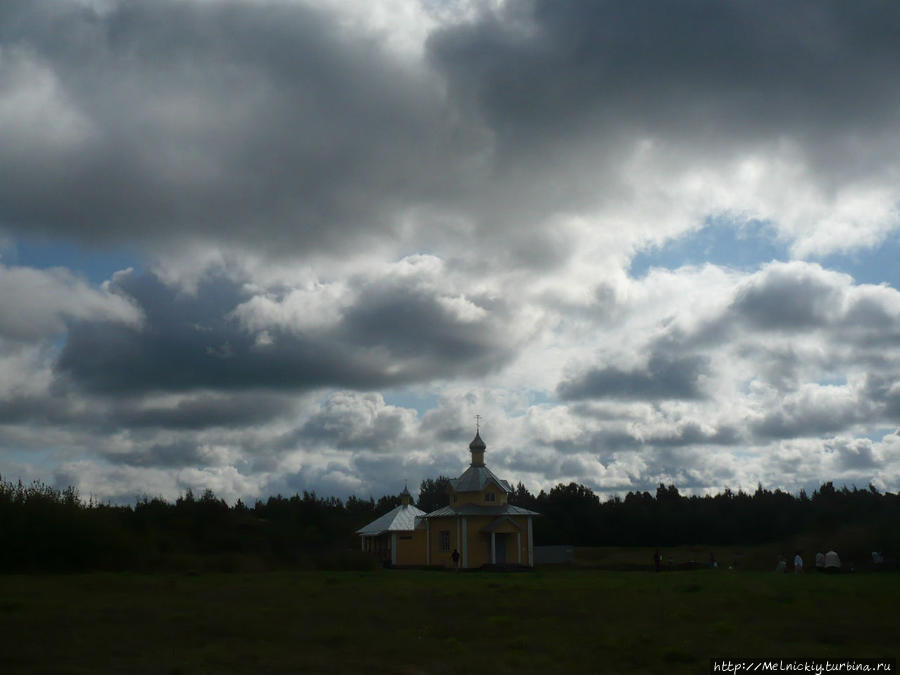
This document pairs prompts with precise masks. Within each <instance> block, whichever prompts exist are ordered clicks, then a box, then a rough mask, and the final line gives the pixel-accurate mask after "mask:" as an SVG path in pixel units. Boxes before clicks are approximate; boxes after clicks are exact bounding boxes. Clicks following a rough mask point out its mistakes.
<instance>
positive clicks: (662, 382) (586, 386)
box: [557, 353, 707, 400]
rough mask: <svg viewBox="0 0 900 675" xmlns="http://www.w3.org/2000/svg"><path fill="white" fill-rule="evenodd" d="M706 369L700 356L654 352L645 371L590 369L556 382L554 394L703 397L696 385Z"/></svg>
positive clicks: (567, 397)
mask: <svg viewBox="0 0 900 675" xmlns="http://www.w3.org/2000/svg"><path fill="white" fill-rule="evenodd" d="M706 367H707V362H706V359H704V358H703V357H700V356H677V357H671V356H668V355H665V354H658V353H657V354H652V355H651V356H650V359H649V360H648V362H647V366H646V368H642V369H635V370H621V369H619V368H616V367H614V366H611V367H606V368H596V369H592V370H589V371H587V372H585V373H583V374H581V375H578V376H577V377H575V378H573V379H570V380H567V381H565V382H562V383H560V385H559V387H557V393H558V395H559V396H560V398H562V399H564V400H578V399H585V398H606V397H615V398H618V399H633V400H654V399H668V398H678V399H694V398H700V397H701V396H702V395H703V394H702V390H701V388H700V384H699V382H700V379H701V377H702V376H703V374H704V373H705V372H706Z"/></svg>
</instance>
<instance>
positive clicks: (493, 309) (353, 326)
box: [57, 271, 516, 392]
mask: <svg viewBox="0 0 900 675" xmlns="http://www.w3.org/2000/svg"><path fill="white" fill-rule="evenodd" d="M110 288H111V289H112V290H113V291H114V292H115V293H117V294H119V295H121V296H123V297H127V298H128V299H129V301H130V302H132V303H133V304H134V305H135V306H137V307H139V308H140V309H141V312H142V313H143V315H144V316H145V325H144V326H143V327H142V328H141V329H140V330H137V329H135V328H134V327H132V326H129V325H120V324H114V323H112V322H109V321H90V320H86V319H83V320H81V321H79V322H73V323H72V325H71V326H70V329H69V333H68V340H67V342H66V345H65V348H64V349H63V352H62V354H61V355H60V358H59V361H58V364H57V370H58V372H59V373H60V374H64V375H67V376H68V377H69V378H71V379H72V380H73V381H74V382H76V383H78V384H79V385H81V386H84V387H86V388H87V389H90V390H93V391H98V392H101V391H105V392H142V391H146V392H159V391H176V392H177V391H190V390H202V389H208V388H213V389H221V390H240V389H249V388H260V387H262V388H273V389H276V390H297V391H302V390H308V389H318V388H323V387H346V386H349V387H353V388H358V389H372V388H375V387H380V386H395V385H400V384H404V383H409V382H416V381H426V380H433V379H436V378H454V377H458V376H460V375H463V374H471V373H473V372H489V371H491V370H494V369H497V368H499V367H500V366H501V365H503V364H504V363H505V362H507V361H508V360H509V358H510V357H511V354H512V351H511V350H512V349H513V347H514V345H513V344H511V343H510V340H512V339H515V337H516V336H515V332H514V331H512V332H509V333H508V334H507V335H504V336H502V339H501V335H500V334H499V333H498V331H497V330H496V329H494V326H496V325H498V324H499V323H500V322H502V321H504V320H505V319H506V318H507V312H506V311H505V310H504V308H503V306H502V304H499V303H496V302H493V303H490V304H487V306H486V307H484V308H481V309H480V310H479V309H478V308H477V306H475V305H472V306H473V307H475V309H476V311H474V312H471V313H469V314H466V313H463V314H461V313H460V311H459V307H458V306H456V305H454V304H452V303H449V304H448V303H447V302H446V300H445V298H444V297H442V296H440V295H437V293H436V291H435V289H433V288H426V287H422V286H415V287H414V286H410V285H408V284H403V283H396V282H395V281H392V280H391V279H390V278H385V279H379V278H373V279H364V280H360V281H359V286H358V288H356V289H355V292H354V293H353V295H352V300H348V302H347V304H346V305H345V306H343V307H342V308H340V310H339V311H338V312H337V315H336V316H337V317H338V318H337V319H336V322H334V321H332V322H326V323H325V324H322V325H320V326H313V325H311V324H308V323H304V321H306V320H305V319H301V320H299V321H298V320H297V318H296V317H298V316H299V317H302V316H304V314H303V312H302V311H300V310H299V309H298V308H297V307H296V306H294V307H293V309H292V310H291V311H289V312H287V313H285V312H276V313H275V314H274V315H273V313H272V311H270V310H271V308H272V307H274V306H276V305H277V304H278V303H277V302H273V301H272V300H271V299H267V298H264V299H263V301H262V302H256V303H254V299H255V298H257V297H260V296H258V295H254V292H253V291H252V290H251V289H250V288H249V287H247V286H246V285H245V284H243V283H241V282H240V281H238V280H235V279H232V278H230V277H229V276H227V274H226V273H224V272H222V271H213V272H211V273H210V275H209V276H207V277H205V278H204V279H203V280H202V281H201V282H200V283H199V286H198V287H197V289H196V293H187V292H182V291H181V290H179V288H178V287H177V286H175V287H172V286H169V285H166V284H165V283H163V282H162V281H161V280H160V278H159V277H158V276H157V275H156V274H155V273H153V272H147V273H145V274H141V275H139V274H135V273H122V274H119V275H117V276H116V277H115V279H114V280H113V282H112V283H111V285H110ZM286 297H287V302H290V303H293V304H294V305H296V303H297V296H296V293H295V292H289V293H288V294H287V296H286ZM282 302H284V301H282ZM464 302H465V303H466V304H468V303H469V302H470V301H464ZM483 302H487V301H483ZM261 308H262V309H264V310H265V311H260V309H261ZM310 309H311V310H312V311H315V309H316V305H315V304H313V305H312V306H311V307H310Z"/></svg>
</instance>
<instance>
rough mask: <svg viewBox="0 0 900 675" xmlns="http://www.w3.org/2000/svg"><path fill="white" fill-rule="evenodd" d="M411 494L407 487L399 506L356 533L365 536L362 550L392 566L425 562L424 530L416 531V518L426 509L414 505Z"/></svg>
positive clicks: (422, 514) (401, 496) (423, 513)
mask: <svg viewBox="0 0 900 675" xmlns="http://www.w3.org/2000/svg"><path fill="white" fill-rule="evenodd" d="M411 502H412V496H411V495H410V494H409V490H408V489H407V488H406V487H404V488H403V492H401V493H400V506H398V507H396V508H394V509H392V510H391V511H388V512H387V513H385V514H384V515H383V516H381V518H378V519H376V520H373V521H372V522H371V523H369V524H368V525H366V526H365V527H363V528H360V529H359V530H357V531H356V533H357V534H358V535H359V536H360V537H361V539H362V550H363V551H366V552H368V553H372V554H373V555H375V556H377V557H378V558H379V559H381V560H382V561H383V562H389V563H391V564H392V565H422V564H424V563H423V562H420V558H421V557H422V556H421V555H420V554H419V550H420V549H422V550H424V546H425V544H424V542H425V532H423V531H422V530H421V528H420V529H419V530H418V531H417V530H416V518H417V517H419V516H424V515H425V512H424V511H422V510H421V509H417V508H416V507H415V506H413V505H412V503H411Z"/></svg>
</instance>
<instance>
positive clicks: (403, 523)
mask: <svg viewBox="0 0 900 675" xmlns="http://www.w3.org/2000/svg"><path fill="white" fill-rule="evenodd" d="M424 515H425V512H424V511H423V510H422V509H417V508H416V507H415V506H413V505H412V504H410V505H408V506H402V505H401V506H397V507H395V508H394V509H391V510H390V511H388V512H387V513H385V514H384V515H383V516H381V518H376V519H375V520H373V521H372V522H371V523H369V524H368V525H366V526H364V527H361V528H359V529H358V530H357V531H356V534H365V535H369V536H377V535H379V534H384V533H385V532H398V531H400V532H405V531H408V530H412V529H415V527H416V518H417V517H420V516H424Z"/></svg>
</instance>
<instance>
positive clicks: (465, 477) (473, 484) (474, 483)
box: [450, 465, 513, 492]
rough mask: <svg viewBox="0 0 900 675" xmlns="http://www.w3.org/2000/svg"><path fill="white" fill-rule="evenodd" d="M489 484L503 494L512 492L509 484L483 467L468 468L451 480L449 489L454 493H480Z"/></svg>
mask: <svg viewBox="0 0 900 675" xmlns="http://www.w3.org/2000/svg"><path fill="white" fill-rule="evenodd" d="M491 482H493V483H495V484H496V485H497V487H499V488H500V489H501V490H503V491H505V492H512V491H513V490H512V488H511V487H510V486H509V483H507V482H506V481H505V480H503V479H501V478H497V476H496V475H494V472H493V471H491V470H490V469H489V468H487V467H486V466H483V465H482V466H470V467H469V468H468V469H466V470H465V471H464V472H463V474H462V475H461V476H460V477H459V478H451V479H450V487H452V488H453V491H454V492H481V490H483V489H484V488H485V487H487V485H488V483H491Z"/></svg>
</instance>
